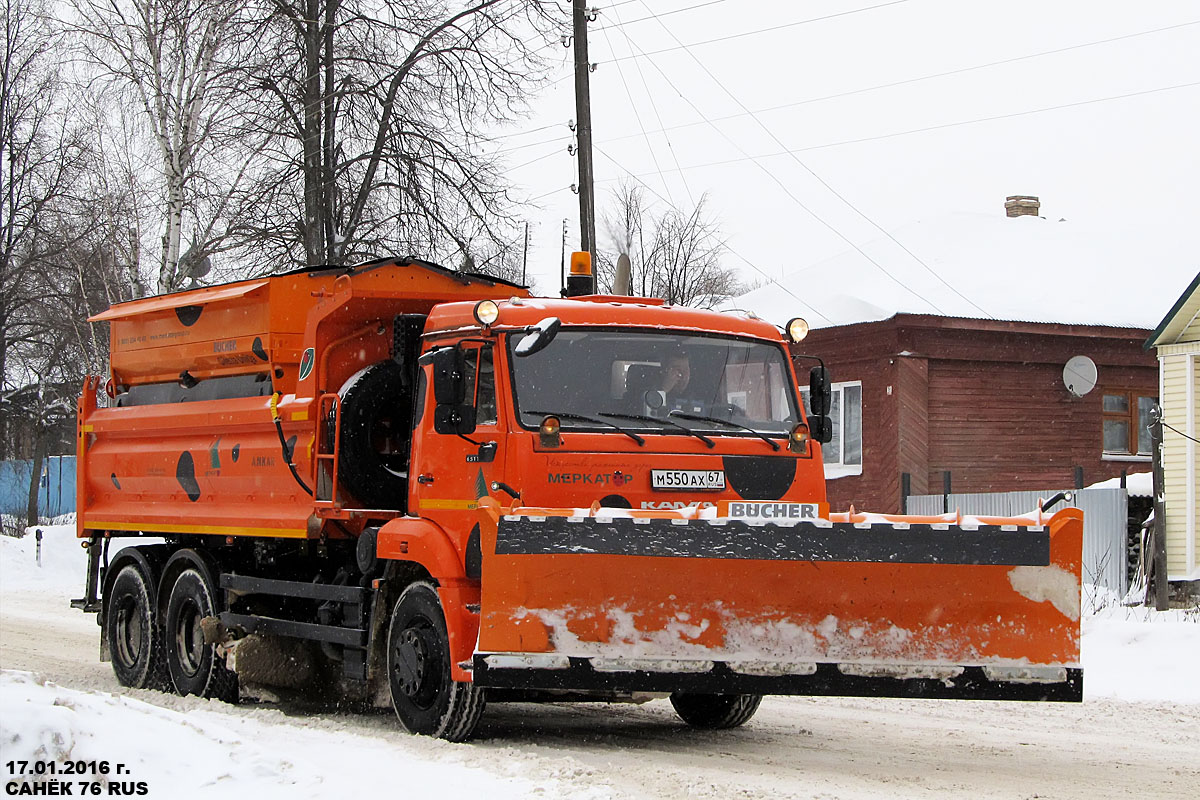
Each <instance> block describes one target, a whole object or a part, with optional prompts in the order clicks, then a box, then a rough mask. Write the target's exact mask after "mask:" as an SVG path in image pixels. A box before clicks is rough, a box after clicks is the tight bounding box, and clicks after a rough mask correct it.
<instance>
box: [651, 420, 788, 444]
mask: <svg viewBox="0 0 1200 800" xmlns="http://www.w3.org/2000/svg"><path fill="white" fill-rule="evenodd" d="M667 416H668V417H679V418H680V419H690V420H694V421H696V422H715V423H717V424H718V425H728V426H729V427H731V428H739V429H740V430H743V431H749V432H750V433H753V434H754V435H755V436H757V437H758V438H760V439H762V440H763V441H764V442H766V443H767V444H769V445H771V447H772V448H774V449H775V450H776V451H777V452H778V450H779V442H777V441H775V440H774V439H769V438H767V436H766V434H763V433H759V432H758V431H756V430H754V428H748V427H746V426H745V425H741V424H739V423H737V422H733V421H732V420H728V419H721V418H720V417H706V416H704V415H703V414H688V413H687V412H685V411H671V412H668V413H667Z"/></svg>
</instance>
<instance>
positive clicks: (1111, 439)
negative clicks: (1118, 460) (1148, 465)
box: [1102, 389, 1158, 456]
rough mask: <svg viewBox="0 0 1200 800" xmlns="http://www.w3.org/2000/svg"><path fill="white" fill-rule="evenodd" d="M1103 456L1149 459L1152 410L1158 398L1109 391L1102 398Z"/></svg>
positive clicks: (1120, 391)
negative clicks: (1104, 454)
mask: <svg viewBox="0 0 1200 800" xmlns="http://www.w3.org/2000/svg"><path fill="white" fill-rule="evenodd" d="M1102 402H1103V414H1104V423H1103V425H1104V429H1103V433H1104V452H1105V453H1106V454H1109V455H1124V456H1133V455H1139V456H1148V455H1150V449H1151V448H1150V428H1149V425H1150V409H1152V408H1154V406H1155V404H1156V403H1157V402H1158V398H1156V397H1151V396H1148V395H1141V394H1138V393H1137V392H1129V391H1124V390H1112V389H1106V390H1105V392H1104V398H1103V401H1102Z"/></svg>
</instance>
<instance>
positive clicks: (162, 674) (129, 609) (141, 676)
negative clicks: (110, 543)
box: [104, 564, 168, 689]
mask: <svg viewBox="0 0 1200 800" xmlns="http://www.w3.org/2000/svg"><path fill="white" fill-rule="evenodd" d="M152 596H153V591H152V587H151V585H150V579H149V578H148V577H147V576H146V574H145V573H144V572H143V571H142V569H141V568H140V567H139V566H137V565H136V564H127V565H125V566H124V567H122V568H121V571H120V572H118V573H117V577H116V579H114V580H113V583H112V588H110V589H109V591H108V596H107V597H105V599H104V625H105V629H104V636H105V639H106V641H107V642H108V654H109V659H110V660H111V661H112V666H113V673H114V674H115V675H116V676H117V682H118V683H120V684H121V685H122V686H129V687H131V688H134V689H165V688H167V687H168V681H167V677H166V669H165V665H164V664H163V658H162V642H161V639H160V637H159V634H158V620H157V614H156V613H155V607H154V601H153V600H152V599H151V598H152Z"/></svg>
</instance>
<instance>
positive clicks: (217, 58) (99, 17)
mask: <svg viewBox="0 0 1200 800" xmlns="http://www.w3.org/2000/svg"><path fill="white" fill-rule="evenodd" d="M73 7H74V11H75V15H76V18H75V20H74V24H75V30H76V32H77V33H78V34H79V39H80V42H81V46H82V48H83V51H84V53H85V54H86V57H87V60H88V61H89V62H90V64H91V66H92V68H93V69H95V70H98V71H99V72H100V73H101V74H102V75H103V76H104V77H105V78H106V79H107V85H108V87H109V89H110V90H112V91H113V92H115V94H116V95H117V96H118V97H123V98H128V99H129V100H131V101H132V102H133V103H134V104H135V105H136V107H138V108H140V109H141V111H142V114H141V117H140V120H138V122H140V124H141V125H142V126H144V130H145V131H146V132H147V133H148V136H149V138H150V140H151V141H152V142H153V145H154V148H155V151H156V152H157V162H158V163H157V169H156V170H154V171H155V172H156V174H157V178H158V191H159V192H160V193H161V195H160V196H161V200H160V201H159V205H158V209H159V214H160V217H159V219H160V225H161V229H162V235H161V245H160V248H159V257H158V265H157V270H156V272H157V276H156V284H157V288H158V291H159V292H170V291H174V290H177V289H180V288H183V287H185V286H187V285H195V284H196V283H197V282H198V281H199V280H200V279H201V278H203V277H204V276H205V275H207V274H208V272H209V270H210V269H211V268H212V261H211V258H212V256H213V255H214V254H216V253H218V252H220V251H221V250H223V249H226V248H227V247H229V246H230V245H229V244H228V242H227V241H226V238H227V234H228V226H227V222H228V219H229V218H230V215H231V212H232V206H231V204H232V201H233V198H234V197H235V196H236V194H237V190H238V188H239V186H240V184H241V183H242V181H244V180H245V179H246V175H247V172H248V170H250V169H252V167H253V164H254V161H255V159H256V158H257V156H258V154H259V152H260V149H261V147H262V146H263V144H264V142H263V140H262V138H261V137H259V138H257V139H254V140H249V141H248V140H247V136H246V131H245V129H244V128H241V127H240V126H239V124H238V120H239V114H240V111H241V109H240V104H239V102H238V97H239V94H240V92H241V88H242V87H241V86H240V85H239V84H238V83H237V82H236V78H235V77H234V73H235V71H236V67H237V65H238V63H239V61H240V59H239V57H238V56H239V51H238V48H239V46H240V43H241V42H242V41H243V39H242V38H240V34H243V33H245V26H241V25H239V24H237V22H238V20H239V17H240V15H241V13H242V10H243V9H244V4H241V3H236V2H231V0H73ZM119 122H120V123H123V124H125V125H126V126H128V125H130V124H131V123H132V122H134V120H133V119H132V118H130V117H129V116H128V115H126V116H125V117H123V118H122V119H121V120H119ZM126 130H128V128H127V129H126Z"/></svg>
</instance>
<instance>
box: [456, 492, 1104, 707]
mask: <svg viewBox="0 0 1200 800" xmlns="http://www.w3.org/2000/svg"><path fill="white" fill-rule="evenodd" d="M489 510H490V515H488V516H485V520H484V523H485V524H484V525H483V526H482V531H481V533H482V540H481V549H482V554H483V564H482V576H483V577H482V602H481V622H480V633H479V643H478V646H477V649H476V654H475V658H474V680H475V681H476V682H477V683H478V684H480V685H484V686H494V687H506V688H540V689H567V690H597V691H617V692H621V691H639V692H676V691H689V692H704V693H718V694H809V695H852V696H893V697H943V698H975V699H998V700H1000V699H1008V700H1056V701H1079V700H1081V699H1082V696H1083V672H1082V670H1081V668H1080V665H1079V627H1080V626H1079V589H1080V570H1081V552H1082V541H1083V517H1082V514H1081V513H1080V512H1079V511H1077V510H1075V509H1067V510H1064V511H1061V512H1059V513H1058V514H1055V515H1054V516H1053V517H1047V518H1045V521H1044V524H1038V522H1039V519H1025V518H1013V519H1009V518H1004V519H990V518H975V519H968V520H965V521H964V524H961V525H955V524H947V523H944V522H938V521H936V520H934V521H931V520H929V519H927V518H926V519H922V518H916V517H887V518H883V517H871V518H868V519H871V520H872V521H873V522H874V524H872V522H866V521H861V522H855V521H850V520H851V519H854V520H858V519H863V518H865V515H841V518H842V520H843V521H830V520H815V521H812V520H803V521H789V522H786V523H782V524H763V523H758V522H744V521H738V520H731V519H720V518H708V519H699V518H695V517H698V516H700V515H699V514H695V513H694V510H693V511H692V513H689V511H687V510H685V511H682V512H669V511H668V512H650V511H647V512H640V511H624V510H619V509H605V508H599V509H592V510H587V509H583V510H581V509H529V508H516V509H512V510H508V511H501V510H500V509H498V508H496V507H492V508H490V509H489ZM832 516H833V517H834V518H835V519H837V518H838V516H839V515H832ZM489 521H490V522H491V523H492V524H490V525H489V524H487V523H488V522H489Z"/></svg>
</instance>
